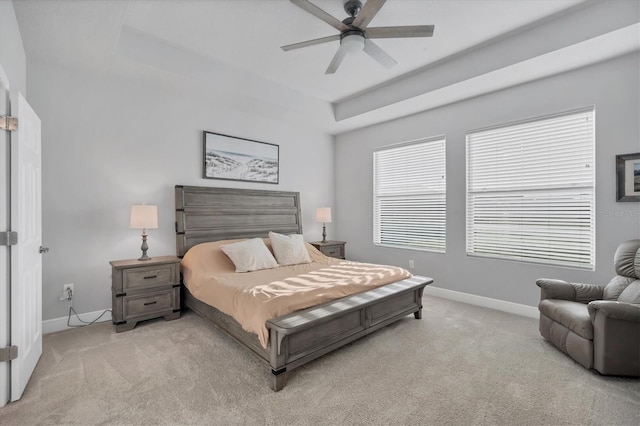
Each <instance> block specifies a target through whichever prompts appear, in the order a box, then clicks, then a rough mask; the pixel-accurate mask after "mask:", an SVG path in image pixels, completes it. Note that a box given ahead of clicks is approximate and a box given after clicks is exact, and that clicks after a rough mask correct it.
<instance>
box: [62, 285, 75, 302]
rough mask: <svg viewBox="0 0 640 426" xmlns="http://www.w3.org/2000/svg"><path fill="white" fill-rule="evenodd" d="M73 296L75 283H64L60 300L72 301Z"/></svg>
mask: <svg viewBox="0 0 640 426" xmlns="http://www.w3.org/2000/svg"><path fill="white" fill-rule="evenodd" d="M72 298H73V283H68V284H63V285H62V294H61V295H60V300H68V301H71V299H72Z"/></svg>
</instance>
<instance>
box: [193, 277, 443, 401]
mask: <svg viewBox="0 0 640 426" xmlns="http://www.w3.org/2000/svg"><path fill="white" fill-rule="evenodd" d="M432 282H433V280H432V279H431V278H427V277H421V276H414V277H412V278H407V279H405V280H402V281H398V282H395V283H392V284H387V285H385V286H382V287H378V288H375V289H373V290H369V291H366V292H363V293H359V294H354V295H352V296H347V297H344V298H342V299H338V300H334V301H332V302H328V303H324V304H322V305H318V306H314V307H311V308H308V309H303V310H300V311H296V312H292V313H290V314H287V315H283V316H281V317H278V318H274V319H271V320H269V321H267V328H268V329H269V337H270V342H269V347H268V348H267V349H266V350H265V349H264V348H263V347H262V346H261V345H260V344H259V342H258V338H257V336H256V335H255V334H253V333H248V332H246V331H244V330H243V329H242V327H241V326H240V324H238V322H237V321H235V320H234V319H233V318H231V317H230V316H228V315H225V314H223V313H222V312H220V311H218V310H217V309H215V308H213V307H211V306H209V305H206V304H205V303H203V302H200V301H199V300H197V299H195V298H194V297H193V296H191V294H189V293H188V291H186V289H185V297H184V298H183V300H185V303H186V306H187V307H189V308H191V309H193V310H194V311H196V312H197V313H198V314H200V315H201V316H203V317H205V318H207V319H209V320H211V321H212V322H214V323H215V324H216V325H218V326H219V327H220V328H221V329H223V330H224V331H226V332H227V333H228V334H229V335H231V336H232V337H234V338H235V339H236V340H237V341H238V342H240V343H241V344H243V345H244V346H246V347H248V348H249V349H251V350H252V351H254V352H255V353H256V354H258V355H259V356H260V357H261V358H262V359H264V360H265V361H266V362H268V363H269V365H270V367H271V375H272V376H271V388H272V389H273V390H274V391H279V390H280V389H282V388H283V387H284V385H285V384H286V379H287V374H288V373H289V372H291V371H292V370H293V369H295V368H297V367H300V366H301V365H304V364H306V363H307V362H309V361H312V360H314V359H316V358H318V357H320V356H322V355H324V354H326V353H328V352H331V351H333V350H334V349H337V348H339V347H341V346H344V345H346V344H348V343H350V342H352V341H354V340H356V339H359V338H360V337H363V336H366V335H367V334H369V333H372V332H374V331H376V330H378V329H380V328H382V327H384V326H386V325H389V324H391V323H393V322H394V321H397V320H399V319H400V318H402V317H405V316H406V315H409V314H411V313H413V314H414V316H415V317H416V318H421V317H422V293H423V291H424V287H425V286H426V285H428V284H431V283H432Z"/></svg>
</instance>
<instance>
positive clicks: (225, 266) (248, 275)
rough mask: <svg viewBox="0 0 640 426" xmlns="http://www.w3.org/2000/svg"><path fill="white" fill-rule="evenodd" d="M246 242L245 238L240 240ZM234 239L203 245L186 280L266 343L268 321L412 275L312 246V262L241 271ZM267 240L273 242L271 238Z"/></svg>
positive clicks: (193, 253) (187, 261) (189, 258)
mask: <svg viewBox="0 0 640 426" xmlns="http://www.w3.org/2000/svg"><path fill="white" fill-rule="evenodd" d="M234 241H240V240H234ZM234 241H218V242H213V243H204V244H199V245H197V246H195V247H193V248H191V249H190V250H189V251H188V252H187V254H186V255H185V256H184V259H183V260H182V263H181V269H182V274H183V278H184V284H185V285H186V286H187V288H188V289H189V292H190V293H191V294H192V295H193V296H194V297H196V298H197V299H199V300H201V301H202V302H204V303H206V304H208V305H210V306H213V307H215V308H216V309H218V310H219V311H222V312H224V313H225V314H227V315H230V316H232V317H233V318H234V319H235V320H236V321H238V323H240V324H241V325H242V327H243V328H244V329H245V330H246V331H249V332H252V333H256V334H257V335H258V339H259V340H260V343H261V344H262V346H263V347H265V348H266V347H267V344H268V342H269V331H268V330H267V327H266V322H267V320H269V319H271V318H275V317H279V316H281V315H285V314H288V313H290V312H293V311H297V310H300V309H304V308H308V307H310V306H315V305H320V304H322V303H325V302H328V301H331V300H335V299H339V298H341V297H344V296H348V295H351V294H355V293H360V292H363V291H366V290H369V289H371V288H375V287H379V286H382V285H385V284H389V283H392V282H395V281H399V280H402V279H405V278H408V277H410V276H411V274H410V273H409V272H407V271H406V270H404V269H402V268H398V267H395V266H386V265H374V264H369V263H358V262H350V261H344V260H340V259H334V258H330V257H327V256H325V255H324V254H322V253H320V252H319V251H318V250H316V249H315V248H314V247H313V246H312V245H310V244H307V250H308V251H309V255H310V257H311V263H306V264H300V265H293V266H281V267H278V268H274V269H266V270H261V271H254V272H245V273H236V272H235V267H234V265H233V263H232V262H231V260H229V258H228V257H227V256H226V255H225V254H224V252H223V251H222V250H221V249H220V246H221V245H224V244H229V243H231V242H234ZM265 242H266V243H267V246H269V240H268V239H266V240H265Z"/></svg>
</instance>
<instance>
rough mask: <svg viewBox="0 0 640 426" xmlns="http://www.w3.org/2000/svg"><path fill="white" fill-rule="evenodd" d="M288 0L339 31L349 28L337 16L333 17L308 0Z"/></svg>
mask: <svg viewBox="0 0 640 426" xmlns="http://www.w3.org/2000/svg"><path fill="white" fill-rule="evenodd" d="M290 1H291V3H293V4H295V5H296V6H298V7H300V8H302V9H304V10H306V11H307V12H309V13H310V14H312V15H313V16H315V17H316V18H319V19H322V20H323V21H324V22H326V23H327V24H329V25H331V26H332V27H333V28H335V29H337V30H339V31H344V30H348V29H349V27H348V26H347V25H345V24H343V23H342V21H340V20H339V19H338V18H334V17H333V16H331V15H329V14H328V13H327V12H325V11H324V10H322V9H320V8H319V7H318V6H316V5H315V4H313V3H311V2H310V1H309V0H290Z"/></svg>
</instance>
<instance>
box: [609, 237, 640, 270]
mask: <svg viewBox="0 0 640 426" xmlns="http://www.w3.org/2000/svg"><path fill="white" fill-rule="evenodd" d="M613 265H614V266H615V268H616V273H617V274H618V275H622V276H623V277H631V278H634V279H637V278H640V240H630V241H625V242H624V243H622V244H620V245H619V246H618V249H617V250H616V253H615V254H614V256H613Z"/></svg>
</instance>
